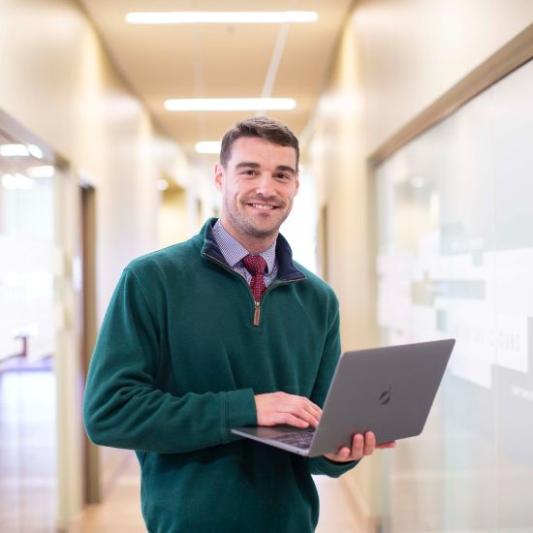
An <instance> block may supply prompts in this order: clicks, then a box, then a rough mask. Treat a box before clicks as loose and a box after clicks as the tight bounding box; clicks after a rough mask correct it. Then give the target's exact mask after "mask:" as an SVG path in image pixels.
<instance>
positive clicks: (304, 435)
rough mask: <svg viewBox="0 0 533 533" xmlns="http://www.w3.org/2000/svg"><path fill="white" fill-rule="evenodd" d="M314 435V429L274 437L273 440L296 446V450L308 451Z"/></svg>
mask: <svg viewBox="0 0 533 533" xmlns="http://www.w3.org/2000/svg"><path fill="white" fill-rule="evenodd" d="M314 435H315V430H314V429H313V430H307V431H294V432H288V433H284V434H283V435H279V436H277V437H274V438H273V439H272V440H275V441H278V442H283V444H289V445H291V446H295V447H296V448H300V449H302V450H306V449H307V448H309V447H310V446H311V441H312V440H313V437H314Z"/></svg>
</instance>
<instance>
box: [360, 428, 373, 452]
mask: <svg viewBox="0 0 533 533" xmlns="http://www.w3.org/2000/svg"><path fill="white" fill-rule="evenodd" d="M375 449H376V436H375V435H374V433H372V431H367V432H366V433H365V444H364V447H363V453H364V454H365V455H372V454H373V453H374V450H375Z"/></svg>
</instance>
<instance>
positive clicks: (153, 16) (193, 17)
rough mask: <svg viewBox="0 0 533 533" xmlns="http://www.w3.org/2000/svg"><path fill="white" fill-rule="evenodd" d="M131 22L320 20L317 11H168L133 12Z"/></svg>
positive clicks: (261, 22)
mask: <svg viewBox="0 0 533 533" xmlns="http://www.w3.org/2000/svg"><path fill="white" fill-rule="evenodd" d="M125 20H126V22H128V23H130V24H287V23H308V22H316V21H317V20H318V13H316V12H315V11H168V12H162V11H160V12H157V11H153V12H132V13H128V14H127V15H126V18H125Z"/></svg>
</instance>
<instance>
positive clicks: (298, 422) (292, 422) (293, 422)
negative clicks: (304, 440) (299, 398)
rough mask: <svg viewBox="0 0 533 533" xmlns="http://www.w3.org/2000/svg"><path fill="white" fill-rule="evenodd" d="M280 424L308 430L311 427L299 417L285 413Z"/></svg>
mask: <svg viewBox="0 0 533 533" xmlns="http://www.w3.org/2000/svg"><path fill="white" fill-rule="evenodd" d="M278 423H279V424H287V425H289V426H294V427H297V428H307V427H309V422H307V421H306V420H303V419H302V418H299V417H297V416H294V415H291V414H290V413H283V414H282V415H281V419H280V421H279V422H278Z"/></svg>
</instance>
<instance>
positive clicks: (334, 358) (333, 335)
mask: <svg viewBox="0 0 533 533" xmlns="http://www.w3.org/2000/svg"><path fill="white" fill-rule="evenodd" d="M333 298H334V312H333V319H332V320H331V321H330V324H329V328H328V333H327V336H326V342H325V345H324V353H323V355H322V361H321V363H320V368H319V371H318V376H317V379H316V381H315V385H314V387H313V393H312V395H311V401H313V402H314V403H316V404H317V405H319V406H320V407H323V406H324V401H325V399H326V395H327V392H328V389H329V386H330V383H331V380H332V379H333V373H334V372H335V368H336V366H337V362H338V360H339V357H340V351H341V348H340V346H341V343H340V333H339V304H338V302H337V299H336V297H335V296H333ZM308 461H309V470H310V472H311V474H323V475H326V476H330V477H339V476H341V475H342V474H344V473H346V472H348V470H351V469H352V468H353V467H354V466H355V465H357V463H358V461H350V462H347V463H336V462H333V461H330V460H329V459H327V458H326V457H324V456H321V457H312V458H310V459H308Z"/></svg>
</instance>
